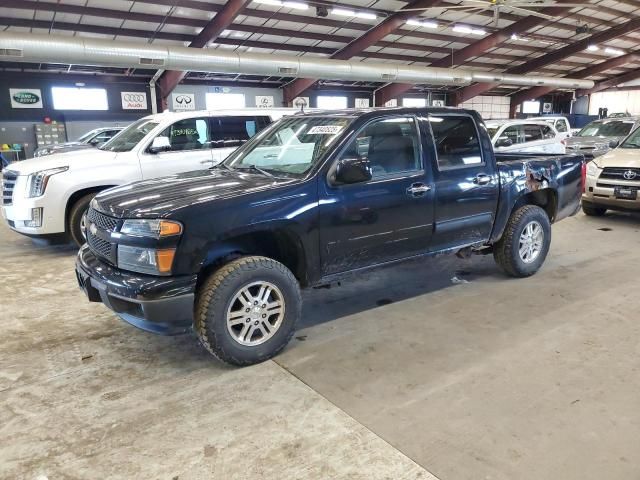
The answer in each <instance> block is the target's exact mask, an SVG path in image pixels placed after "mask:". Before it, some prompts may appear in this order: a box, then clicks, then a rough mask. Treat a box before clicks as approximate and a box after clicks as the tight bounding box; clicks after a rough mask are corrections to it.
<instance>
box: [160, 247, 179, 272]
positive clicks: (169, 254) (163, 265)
mask: <svg viewBox="0 0 640 480" xmlns="http://www.w3.org/2000/svg"><path fill="white" fill-rule="evenodd" d="M175 254H176V250H175V248H166V249H163V250H156V264H157V268H158V272H159V273H171V267H172V266H173V257H174V256H175Z"/></svg>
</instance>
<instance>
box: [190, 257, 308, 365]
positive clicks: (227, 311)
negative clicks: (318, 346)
mask: <svg viewBox="0 0 640 480" xmlns="http://www.w3.org/2000/svg"><path fill="white" fill-rule="evenodd" d="M301 306H302V300H301V297H300V287H299V285H298V281H297V280H296V278H295V277H294V276H293V273H291V271H290V270H289V269H288V268H287V267H285V266H284V265H283V264H281V263H279V262H277V261H275V260H273V259H271V258H266V257H240V258H238V259H235V260H233V261H231V262H230V263H228V264H226V265H224V266H223V267H221V268H220V269H219V270H217V271H215V272H214V273H213V274H212V275H211V276H210V277H209V278H207V279H206V280H205V282H204V283H203V285H202V286H201V287H200V289H199V290H198V293H197V298H196V309H195V315H194V317H195V320H194V329H195V331H196V334H197V335H198V338H199V340H200V342H201V343H202V345H203V346H204V347H205V348H206V349H207V350H208V351H209V352H210V353H212V354H213V355H214V356H215V357H217V358H218V359H219V360H222V361H223V362H225V363H230V364H232V365H239V366H244V365H252V364H255V363H259V362H263V361H265V360H267V359H269V358H271V357H273V356H275V355H277V354H278V353H279V352H280V351H281V350H282V349H283V348H284V347H285V346H286V345H287V343H289V340H291V337H292V336H293V334H294V332H295V326H296V323H297V321H298V319H299V318H300V310H301Z"/></svg>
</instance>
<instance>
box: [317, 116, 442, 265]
mask: <svg viewBox="0 0 640 480" xmlns="http://www.w3.org/2000/svg"><path fill="white" fill-rule="evenodd" d="M424 133H426V132H423V133H422V134H421V133H420V131H419V126H418V122H417V121H416V119H415V118H414V117H413V116H398V117H391V118H390V117H385V118H384V119H379V120H373V121H372V122H370V123H368V124H367V125H365V126H364V127H363V128H362V129H361V130H360V131H359V132H358V133H357V134H356V135H355V137H354V140H353V141H352V142H351V144H350V145H348V146H347V147H346V148H345V149H344V151H343V152H342V153H341V154H340V155H339V157H338V158H336V159H335V161H334V165H335V163H337V162H338V161H340V160H341V159H343V158H353V157H367V158H368V159H369V161H370V163H371V166H372V170H373V178H372V179H371V180H370V181H368V182H363V183H355V184H350V185H333V184H332V183H331V180H330V178H326V179H325V178H322V180H321V181H320V184H319V193H320V195H319V200H320V202H319V205H320V206H319V208H320V216H319V219H320V247H321V253H320V255H321V263H322V273H323V274H324V275H328V274H332V273H340V272H343V271H348V270H353V269H356V268H359V267H365V266H369V265H373V264H377V263H383V262H386V261H390V260H394V259H399V258H403V257H408V256H411V255H415V254H418V253H423V252H426V251H427V250H428V247H429V242H430V239H431V234H432V230H433V184H432V178H431V174H430V172H429V171H428V170H426V169H425V165H424V160H423V154H422V152H423V145H422V138H423V135H424Z"/></svg>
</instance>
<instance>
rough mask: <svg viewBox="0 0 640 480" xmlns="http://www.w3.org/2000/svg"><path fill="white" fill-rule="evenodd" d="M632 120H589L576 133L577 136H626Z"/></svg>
mask: <svg viewBox="0 0 640 480" xmlns="http://www.w3.org/2000/svg"><path fill="white" fill-rule="evenodd" d="M632 127H633V122H630V121H621V120H612V121H610V122H591V123H590V124H589V125H587V126H586V127H584V128H583V129H582V130H580V132H579V133H578V135H576V136H578V137H626V136H627V135H629V132H630V131H631V128H632Z"/></svg>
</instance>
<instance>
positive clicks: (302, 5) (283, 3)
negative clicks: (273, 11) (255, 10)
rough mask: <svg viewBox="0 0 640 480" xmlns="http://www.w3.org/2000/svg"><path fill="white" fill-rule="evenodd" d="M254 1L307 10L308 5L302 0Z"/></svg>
mask: <svg viewBox="0 0 640 480" xmlns="http://www.w3.org/2000/svg"><path fill="white" fill-rule="evenodd" d="M253 1H254V2H256V3H262V4H263V5H271V6H272V7H286V8H294V9H296V10H307V9H308V8H309V5H307V4H306V3H302V2H295V1H288V0H253Z"/></svg>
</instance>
